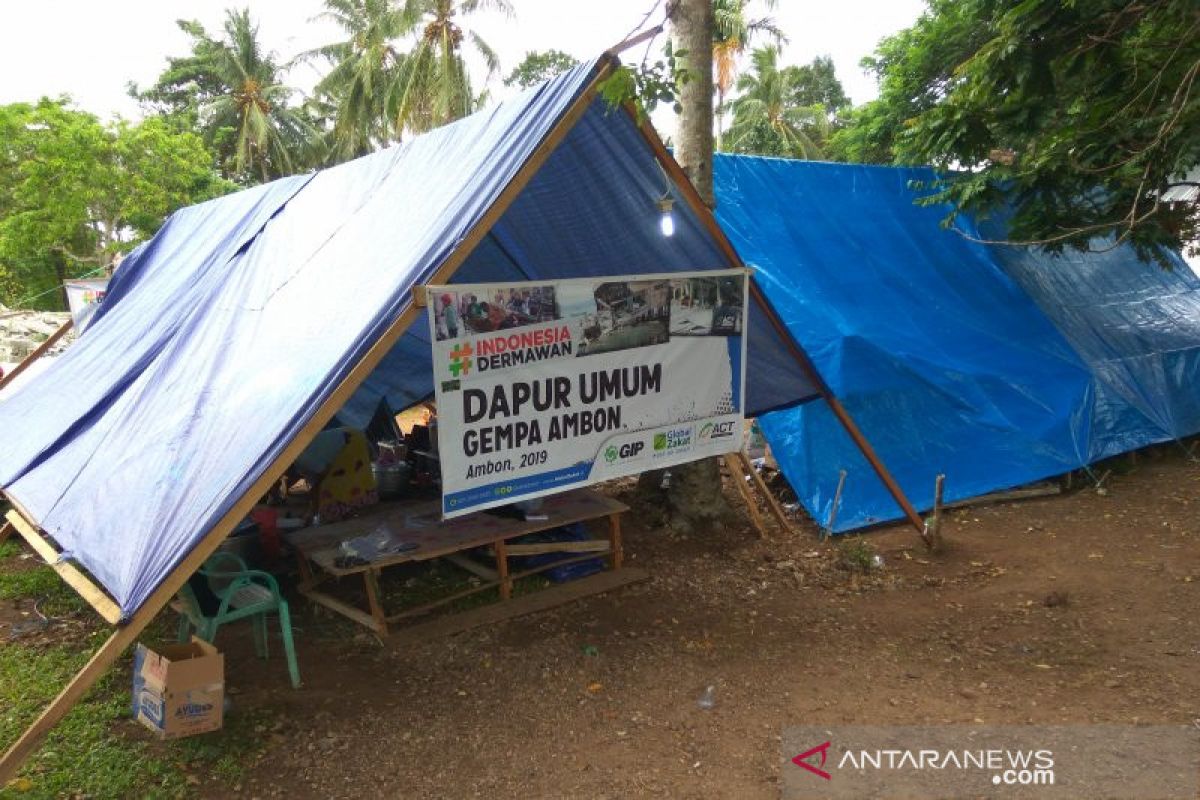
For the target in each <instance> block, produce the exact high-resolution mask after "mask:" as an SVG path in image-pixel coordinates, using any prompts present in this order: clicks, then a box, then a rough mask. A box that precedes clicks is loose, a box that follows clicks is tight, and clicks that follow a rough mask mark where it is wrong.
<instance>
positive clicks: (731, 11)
mask: <svg viewBox="0 0 1200 800" xmlns="http://www.w3.org/2000/svg"><path fill="white" fill-rule="evenodd" d="M777 2H778V0H767V7H768V8H774V7H775V5H776V3H777ZM748 3H749V0H712V5H713V44H712V60H713V72H714V75H713V84H714V87H715V88H716V90H717V109H716V117H717V141H716V149H718V150H720V149H721V134H722V132H723V130H724V116H725V98H726V97H727V96H728V94H729V90H730V89H732V88H733V85H734V81H736V80H737V70H738V60H739V59H740V58H741V57H742V55H743V54H744V53H745V52H746V48H747V47H748V46H749V45H750V43H751V40H752V39H754V38H755V37H757V36H769V37H770V38H771V39H772V40H773V41H774V42H775V44H777V45H779V44H783V43H785V42H787V37H786V36H784V35H783V31H782V30H780V29H779V26H778V25H776V24H775V20H774V19H772V18H771V17H762V18H760V19H749V18H748V17H747V16H746V6H747V4H748Z"/></svg>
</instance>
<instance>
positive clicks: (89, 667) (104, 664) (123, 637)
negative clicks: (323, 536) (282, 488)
mask: <svg viewBox="0 0 1200 800" xmlns="http://www.w3.org/2000/svg"><path fill="white" fill-rule="evenodd" d="M612 69H613V62H612V61H611V60H605V61H603V62H601V64H600V65H599V69H598V70H597V71H596V74H595V75H594V76H593V77H592V80H591V82H590V83H589V84H588V86H587V87H586V88H585V89H584V91H583V92H581V93H580V95H579V97H578V98H576V99H575V102H574V104H573V105H571V106H570V107H569V108H568V109H567V111H566V112H565V113H564V114H563V115H562V117H560V118H559V120H558V122H557V123H555V125H554V127H553V128H552V129H551V130H550V131H549V133H547V135H546V138H545V139H544V140H543V141H542V143H541V144H540V145H538V147H537V148H535V149H534V151H533V153H532V154H531V155H530V157H529V158H528V159H527V160H526V162H525V164H523V165H522V166H521V167H520V168H519V169H518V170H517V172H516V174H515V175H514V176H513V178H512V179H511V180H510V181H509V183H508V185H507V186H506V187H505V188H504V189H503V191H501V192H500V194H499V195H498V196H497V198H496V201H495V202H494V203H493V204H492V205H491V207H490V208H488V210H487V211H486V212H485V213H484V214H483V216H481V217H480V219H479V221H478V222H476V223H475V225H474V227H472V228H471V230H470V232H468V233H467V235H466V236H465V237H464V238H463V240H462V241H461V242H460V243H459V245H458V247H456V248H455V249H454V251H453V252H452V253H451V254H450V255H449V257H448V258H447V259H446V260H445V261H444V262H443V263H442V265H441V266H439V267H438V268H437V269H436V270H435V271H434V274H433V276H432V278H431V280H430V282H431V283H442V282H445V281H447V280H449V279H450V278H451V277H452V276H453V275H454V273H455V271H457V270H458V268H459V267H460V266H461V265H462V263H463V261H465V260H466V258H467V257H468V256H469V255H470V254H471V252H472V251H473V250H474V249H475V247H476V246H477V245H478V244H479V242H480V241H481V240H482V239H483V237H484V236H485V235H486V234H487V232H488V230H489V229H490V228H491V227H492V226H493V225H494V224H495V223H496V221H497V220H498V219H499V218H500V217H501V216H502V215H503V214H504V212H505V211H506V210H507V209H508V207H509V206H510V205H511V204H512V202H513V200H515V199H516V198H517V196H518V195H519V194H520V193H521V191H522V190H523V189H524V188H525V187H526V186H527V185H528V183H529V181H530V180H531V179H532V178H533V176H534V175H535V174H537V172H538V170H539V169H541V167H542V165H543V164H544V163H545V162H546V159H548V158H549V157H550V154H551V153H553V152H554V150H555V149H556V148H557V147H558V145H559V144H561V143H562V140H563V139H564V138H566V135H567V134H568V133H569V132H570V131H571V129H572V128H573V127H575V124H576V123H577V122H578V121H579V119H580V117H582V116H583V114H584V113H585V112H586V111H587V108H588V106H589V105H590V103H591V102H592V100H593V99H594V98H595V96H596V89H597V85H598V84H599V83H600V82H601V81H603V80H604V79H605V78H606V77H608V75H609V74H610V73H611V71H612ZM419 313H420V310H419V309H418V308H417V307H416V305H415V304H413V303H411V302H410V303H409V305H407V306H406V307H405V308H404V309H403V310H402V311H401V312H400V315H399V316H398V317H397V318H396V320H395V321H394V322H393V323H392V324H391V325H390V326H389V327H388V329H387V330H386V331H385V332H384V333H383V335H382V336H380V338H379V339H378V340H376V342H375V344H373V345H372V346H371V348H370V349H369V350H368V351H367V353H366V354H365V355H364V356H363V358H362V360H361V361H359V363H358V365H357V366H355V367H354V369H352V370H351V371H350V373H349V374H347V375H346V377H345V378H343V379H342V381H341V383H339V384H338V386H337V388H336V389H334V391H333V393H332V394H331V395H330V396H329V397H328V398H327V399H326V400H325V402H324V403H323V404H322V405H321V407H320V408H319V409H317V411H316V412H315V413H314V414H313V416H312V418H311V419H309V421H308V423H307V424H305V426H304V427H303V428H301V430H300V432H299V433H298V434H296V436H295V437H294V438H293V439H292V441H291V443H289V444H288V446H287V447H285V448H284V450H283V452H281V453H280V454H279V456H278V458H276V459H275V461H274V462H272V463H271V465H270V466H268V467H267V468H266V469H265V470H264V471H263V472H262V474H261V475H259V477H258V479H257V480H256V481H255V482H254V483H253V484H252V485H251V486H250V488H249V489H248V490H247V491H246V492H245V494H243V495H242V497H241V499H239V500H238V502H237V503H235V504H234V506H233V507H232V508H231V509H229V511H228V512H226V513H225V515H224V516H223V517H221V519H220V520H219V521H218V522H217V524H216V525H214V526H213V527H212V529H210V530H209V532H208V533H207V534H205V536H204V538H202V539H201V540H200V542H199V544H197V545H196V547H195V548H193V549H192V551H191V552H190V553H189V554H188V555H187V556H186V557H185V558H184V559H183V560H182V561H181V562H180V563H179V565H178V566H177V567H176V568H175V570H174V571H173V572H172V573H171V574H170V575H168V576H167V578H166V579H165V580H164V581H163V582H162V583H161V584H159V586H158V588H157V589H155V590H154V592H153V593H152V594H151V595H150V597H149V598H147V600H146V602H144V603H143V604H142V606H141V608H139V609H138V610H137V611H136V612H135V613H134V614H133V616H132V617H131V618H130V619H129V621H128V623H127V624H126V625H125V626H123V627H121V628H119V629H117V630H116V631H115V632H114V633H113V635H112V636H110V637H109V638H108V640H107V641H105V643H104V644H103V645H102V646H101V647H100V649H99V650H97V651H96V653H95V655H93V656H92V658H91V660H89V661H88V663H87V664H86V665H84V667H83V669H81V670H80V671H79V672H78V673H76V675H75V677H74V678H72V679H71V681H70V683H68V684H67V685H66V687H65V688H63V690H62V692H60V693H59V695H58V696H57V697H55V698H54V700H53V701H51V703H50V705H49V706H47V707H46V709H45V710H44V711H43V712H42V714H41V716H39V717H38V718H37V720H35V721H34V722H33V724H32V725H30V726H29V727H28V728H27V729H26V730H25V732H24V733H22V734H21V737H20V738H19V739H18V740H17V741H16V742H15V743H14V744H13V745H12V746H11V747H10V748H9V749H8V751H7V752H5V754H4V756H3V757H0V786H4V785H5V784H6V783H7V782H8V781H9V780H11V779H12V778H13V777H14V776H15V775H16V772H17V770H18V769H19V768H20V766H21V764H23V763H24V762H25V760H26V759H27V758H28V757H29V755H30V754H31V753H32V752H33V751H34V750H35V749H36V748H37V746H38V745H39V744H40V743H41V741H42V739H43V738H44V737H45V736H46V734H47V733H48V732H49V731H50V729H51V728H52V727H54V725H55V724H57V723H58V722H59V720H61V719H62V718H63V717H64V716H66V714H67V712H68V711H70V710H71V708H72V707H74V705H75V704H76V703H78V702H79V700H80V699H81V698H82V697H83V696H84V694H86V693H87V691H88V689H90V688H91V687H92V685H93V684H94V683H95V682H96V680H98V679H99V678H100V676H101V675H103V674H104V671H105V670H107V669H108V667H109V666H110V665H111V664H112V663H113V662H114V661H116V659H117V658H119V657H120V655H121V653H122V652H124V650H125V648H126V647H128V646H129V645H130V644H132V643H133V642H134V640H136V639H137V637H138V636H139V635H140V634H141V632H142V631H143V630H144V629H145V627H146V626H147V625H149V624H150V621H151V620H152V619H154V616H155V615H156V614H157V613H158V612H159V611H161V610H162V609H163V608H164V607H166V605H167V603H168V602H170V600H171V598H172V597H173V596H174V595H175V593H176V592H178V591H179V590H180V589H181V588H182V587H183V585H184V584H185V583H186V582H187V580H188V578H189V577H190V576H191V575H192V573H194V572H195V571H196V570H197V569H198V568H199V567H200V566H201V565H202V564H203V563H204V562H205V560H207V559H208V557H209V556H210V555H212V553H213V552H214V551H215V550H216V549H217V547H218V546H220V544H221V542H222V541H224V540H225V538H226V537H227V536H228V535H229V533H230V532H231V531H232V530H233V528H234V526H236V525H237V524H238V523H239V522H240V521H241V520H242V518H243V517H245V516H246V514H248V513H249V512H250V509H251V508H253V506H254V504H255V503H256V502H257V501H258V498H259V497H261V496H262V495H263V494H264V493H265V492H266V491H267V490H268V489H269V488H270V487H271V485H272V484H273V483H274V482H275V481H276V480H278V479H279V476H280V475H282V474H283V471H284V470H285V469H286V468H287V466H288V465H289V464H291V463H292V462H293V461H295V460H296V458H297V457H299V455H300V453H301V452H302V451H303V450H304V448H305V447H307V446H308V445H309V443H310V442H311V441H312V439H313V437H315V436H316V435H317V433H319V432H320V431H321V430H322V429H323V428H324V427H325V425H326V423H327V422H328V421H329V420H330V419H332V418H333V415H334V414H335V413H337V411H338V409H340V408H341V407H342V405H343V404H344V403H345V402H346V401H347V400H348V399H349V398H350V396H351V395H352V394H353V393H354V392H355V390H357V389H358V387H359V386H360V385H361V384H362V382H363V381H364V380H366V378H367V376H368V375H370V374H371V371H372V370H374V369H375V367H376V366H378V365H379V362H380V361H382V360H383V357H384V356H385V355H387V353H388V352H389V351H390V350H391V349H392V347H393V346H394V345H395V344H396V342H398V341H399V339H400V337H401V336H403V335H404V333H405V332H406V331H407V330H408V328H409V326H410V325H412V323H413V322H414V321H415V320H416V318H417V316H418V315H419Z"/></svg>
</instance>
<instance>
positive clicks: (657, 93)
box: [598, 42, 691, 120]
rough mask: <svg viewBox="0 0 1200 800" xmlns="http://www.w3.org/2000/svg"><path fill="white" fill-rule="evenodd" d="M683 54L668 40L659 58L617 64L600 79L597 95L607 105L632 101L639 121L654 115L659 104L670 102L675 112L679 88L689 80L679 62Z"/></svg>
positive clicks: (677, 104) (678, 105) (689, 76)
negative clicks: (605, 76)
mask: <svg viewBox="0 0 1200 800" xmlns="http://www.w3.org/2000/svg"><path fill="white" fill-rule="evenodd" d="M686 56H687V51H686V50H679V51H675V50H674V49H673V47H672V46H671V43H670V42H667V45H666V48H665V49H664V52H663V57H662V58H661V59H659V60H658V61H655V62H653V63H650V62H648V61H643V62H642V63H641V64H640V65H638V66H636V67H630V66H626V65H624V64H623V65H621V66H619V67H617V69H615V70H614V71H613V73H612V74H611V75H609V76H608V77H607V78H605V79H604V80H603V81H601V82H600V85H599V87H598V88H599V90H600V96H601V97H603V98H604V100H605V102H607V103H608V105H609V107H610V108H615V107H617V106H621V105H625V104H626V103H632V104H633V106H634V108H635V109H637V116H638V119H639V120H644V119H646V118H647V117H649V116H650V114H653V113H654V109H656V108H658V106H659V104H660V103H670V104H671V107H672V108H673V109H674V111H675V113H676V114H678V113H679V112H680V110H681V106H680V104H679V88H680V87H681V86H683V85H684V84H686V83H687V82H688V81H689V80H690V79H691V74H690V73H689V72H688V70H687V68H686V67H684V66H683V65H682V64H681V63H680V62H681V61H682V60H683V59H685V58H686Z"/></svg>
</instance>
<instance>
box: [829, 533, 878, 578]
mask: <svg viewBox="0 0 1200 800" xmlns="http://www.w3.org/2000/svg"><path fill="white" fill-rule="evenodd" d="M837 549H838V563H839V564H840V565H841V567H842V569H845V570H847V571H849V572H860V573H863V574H866V573H868V572H870V571H871V568H872V565H873V563H872V562H873V559H874V557H875V548H874V547H872V546H871V545H869V544H867V541H866V540H865V539H863V537H861V536H855V537H853V538H849V537H847V538H844V539H842V540H840V541H839V542H838V545H837Z"/></svg>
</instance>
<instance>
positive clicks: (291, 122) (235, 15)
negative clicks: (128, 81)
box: [129, 10, 319, 183]
mask: <svg viewBox="0 0 1200 800" xmlns="http://www.w3.org/2000/svg"><path fill="white" fill-rule="evenodd" d="M178 25H179V27H180V29H181V30H183V31H184V33H186V34H187V35H188V36H189V37H191V40H192V47H191V52H190V53H189V54H188V55H185V56H181V57H173V58H169V59H168V66H167V69H166V70H165V71H164V72H163V73H162V74H161V75H160V76H159V77H158V80H157V81H156V82H155V83H154V85H153V86H151V87H149V88H147V89H146V90H141V89H139V88H138V87H137V86H135V85H131V86H130V87H129V91H130V94H131V95H132V96H133V97H135V98H137V99H138V100H139V101H140V102H141V103H142V107H143V108H144V109H145V110H146V112H147V113H148V114H151V115H155V116H160V117H163V118H164V119H166V120H168V121H169V122H171V124H172V125H174V126H175V127H177V128H179V129H181V130H194V131H198V132H199V133H200V134H201V136H202V137H203V138H204V141H205V144H206V145H208V147H209V149H211V150H212V151H213V152H214V153H215V154H216V160H217V165H218V167H219V168H220V170H221V173H222V174H223V175H224V176H225V177H227V178H231V179H233V180H236V181H238V182H241V183H247V182H254V181H259V180H269V179H271V178H276V177H279V176H281V175H287V174H291V173H293V172H297V171H300V170H303V169H307V168H308V167H311V166H313V165H314V164H315V163H316V160H317V159H318V158H319V152H318V150H317V147H318V137H317V135H316V130H315V128H314V126H313V125H312V123H311V122H310V121H309V119H308V118H307V117H306V116H305V115H304V113H303V112H302V109H300V108H297V107H294V106H292V105H291V99H292V95H293V94H294V92H293V90H292V89H290V88H289V87H287V86H285V85H284V84H283V82H282V79H281V75H282V67H281V66H280V64H279V63H278V62H277V61H276V58H275V55H274V54H273V53H270V52H267V51H266V50H264V48H263V47H262V45H261V44H260V42H259V39H258V25H257V24H256V23H255V22H254V21H253V20H251V18H250V14H249V12H248V11H245V10H242V11H235V10H228V11H226V16H225V24H224V35H223V36H221V37H220V38H214V37H213V36H211V35H209V33H208V32H207V31H206V30H205V29H204V27H203V26H202V25H201V24H200V23H199V22H195V21H191V20H179V22H178Z"/></svg>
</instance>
